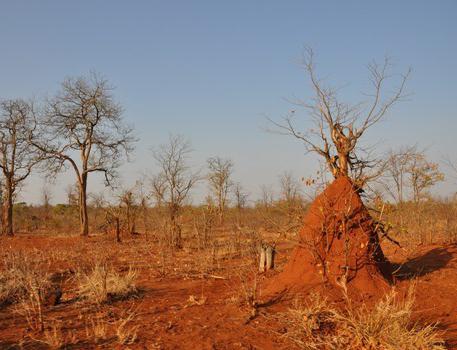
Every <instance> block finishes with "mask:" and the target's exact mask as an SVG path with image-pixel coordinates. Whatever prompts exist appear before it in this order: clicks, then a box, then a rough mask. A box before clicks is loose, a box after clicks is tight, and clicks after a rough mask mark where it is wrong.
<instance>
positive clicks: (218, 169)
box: [207, 157, 233, 223]
mask: <svg viewBox="0 0 457 350" xmlns="http://www.w3.org/2000/svg"><path fill="white" fill-rule="evenodd" d="M207 162H208V170H209V172H208V182H209V188H210V191H211V193H212V195H213V196H214V198H215V200H216V204H217V213H218V216H219V222H221V223H222V222H223V220H224V213H225V209H226V206H227V199H228V198H227V197H228V194H229V191H230V189H231V187H232V186H233V181H232V179H231V177H232V173H233V162H232V161H231V160H230V159H223V158H221V157H212V158H209V159H208V161H207Z"/></svg>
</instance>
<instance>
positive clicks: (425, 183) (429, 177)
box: [408, 153, 444, 203]
mask: <svg viewBox="0 0 457 350" xmlns="http://www.w3.org/2000/svg"><path fill="white" fill-rule="evenodd" d="M408 172H409V177H410V183H411V189H412V191H413V201H414V202H416V203H417V202H418V201H419V200H420V199H421V197H422V196H423V194H424V191H425V190H426V189H427V188H430V187H432V186H433V185H435V184H436V183H438V182H440V181H443V180H444V174H443V173H442V172H441V171H440V170H439V166H438V164H437V163H434V162H431V161H429V160H427V159H426V158H425V155H424V154H423V153H416V154H414V157H413V158H412V159H411V162H410V166H409V169H408Z"/></svg>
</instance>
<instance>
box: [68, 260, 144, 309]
mask: <svg viewBox="0 0 457 350" xmlns="http://www.w3.org/2000/svg"><path fill="white" fill-rule="evenodd" d="M76 278H77V284H78V295H79V296H80V297H82V298H84V299H86V300H88V301H89V302H93V303H96V304H101V303H106V302H108V301H111V300H116V299H122V298H126V297H129V296H132V295H134V294H135V293H136V292H137V288H136V286H135V280H136V278H137V274H136V272H135V271H134V270H133V269H132V268H129V269H128V271H127V272H126V273H124V274H121V273H118V272H116V271H115V270H114V269H113V268H111V267H109V266H108V265H107V263H96V264H95V265H94V267H93V268H92V269H91V270H89V271H87V272H85V271H80V272H79V273H78V274H77V276H76Z"/></svg>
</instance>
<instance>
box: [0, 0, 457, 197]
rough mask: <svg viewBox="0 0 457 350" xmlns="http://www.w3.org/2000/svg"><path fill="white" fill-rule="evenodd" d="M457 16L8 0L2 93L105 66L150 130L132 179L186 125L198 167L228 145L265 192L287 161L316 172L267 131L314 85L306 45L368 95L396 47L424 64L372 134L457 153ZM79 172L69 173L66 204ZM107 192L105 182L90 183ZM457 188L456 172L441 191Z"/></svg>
mask: <svg viewBox="0 0 457 350" xmlns="http://www.w3.org/2000/svg"><path fill="white" fill-rule="evenodd" d="M456 16H457V2H456V1H455V0H449V1H435V2H432V1H401V2H400V1H382V2H380V1H377V2H375V1H336V0H335V1H246V0H245V1H224V2H223V1H94V0H92V1H72V2H70V1H45V0H40V1H20V0H17V1H0V44H1V51H0V52H1V54H0V97H1V98H12V97H25V98H29V97H34V98H36V99H38V100H40V99H42V98H44V97H45V96H48V95H52V94H54V93H55V92H56V91H57V90H58V88H59V83H60V82H61V81H62V80H63V79H64V78H65V77H67V76H74V75H80V74H86V73H88V72H89V71H91V70H94V71H97V72H100V73H101V74H103V75H104V76H105V77H107V78H108V79H109V80H110V82H111V83H112V84H113V85H115V86H116V87H117V89H116V91H115V95H116V97H117V99H118V100H119V101H120V102H121V103H122V104H123V106H124V107H125V119H126V121H128V122H129V123H132V124H133V125H134V126H135V128H136V131H137V136H138V137H139V138H140V142H138V144H137V147H136V152H135V154H134V157H133V162H132V163H130V164H127V165H126V166H124V167H123V169H122V173H123V182H124V183H125V184H130V183H132V182H134V181H135V180H136V179H137V178H138V177H139V174H140V173H142V172H146V173H153V172H155V170H156V169H155V167H154V164H153V160H152V157H151V152H150V148H151V147H153V146H157V145H158V144H160V143H163V142H164V141H166V139H167V138H168V135H169V133H180V134H183V135H185V136H186V137H187V138H189V139H190V140H191V142H192V145H193V148H194V150H195V152H194V154H193V158H192V163H193V164H194V165H195V166H196V167H203V166H204V165H205V160H206V158H208V157H210V156H214V155H219V156H222V157H229V158H231V159H233V161H234V162H235V169H236V171H235V178H236V180H239V181H241V182H242V183H243V185H244V187H246V189H247V190H248V191H249V192H250V193H251V194H252V197H253V198H255V197H256V195H257V194H258V193H259V187H260V185H262V184H266V185H273V186H275V184H276V183H277V179H278V175H279V174H280V173H281V172H283V171H292V172H293V173H294V174H295V175H296V177H297V178H299V177H302V176H308V175H311V174H313V173H314V172H315V170H316V161H315V158H313V157H310V156H304V154H303V149H302V146H301V145H300V144H299V143H297V142H296V141H295V140H292V139H288V138H286V137H281V136H278V135H273V134H269V133H266V132H265V131H264V128H265V127H266V126H268V123H267V122H266V121H265V116H269V117H271V118H280V117H281V116H282V115H284V114H285V113H286V112H287V111H288V110H289V109H290V108H291V106H290V104H289V103H288V102H287V101H286V100H287V99H288V98H294V97H305V96H307V95H308V94H309V91H310V90H309V86H308V83H307V80H306V76H305V75H304V73H303V71H302V69H301V67H300V65H299V60H300V57H301V54H302V50H303V47H304V46H305V45H306V46H311V47H313V49H314V51H315V52H316V55H317V57H316V61H317V64H318V71H319V72H320V73H321V75H322V76H325V77H326V78H327V80H328V82H329V83H332V84H335V85H336V86H344V90H343V96H345V98H347V100H348V101H349V102H357V101H358V100H359V99H363V96H362V95H361V94H360V92H361V91H362V90H363V89H364V87H365V86H366V84H367V70H366V65H367V63H369V62H370V61H371V60H373V59H378V60H381V59H383V57H384V56H385V55H389V56H391V57H392V59H393V62H394V63H395V67H394V69H395V71H396V72H401V71H405V70H406V69H407V68H408V67H411V68H412V69H413V73H412V77H411V80H410V81H409V84H408V91H409V92H411V93H412V95H411V97H410V99H409V100H408V101H406V102H402V103H401V104H399V105H397V106H396V107H395V108H393V109H392V111H391V113H390V114H389V116H388V118H387V119H386V121H384V122H383V123H381V124H379V125H377V126H375V127H374V128H373V129H372V130H371V131H370V132H369V133H368V134H366V139H365V142H366V143H370V142H372V143H375V142H377V141H380V140H381V144H380V147H379V153H382V152H384V151H385V150H387V149H389V148H396V147H399V146H400V145H411V144H415V143H417V144H418V145H419V146H421V147H426V148H427V150H428V151H427V152H428V155H429V156H430V158H433V159H435V160H441V159H442V158H443V157H444V156H447V155H449V156H450V157H453V159H455V160H456V161H457V155H454V150H455V140H454V135H455V134H456V132H455V130H456V128H457V115H456V110H457V92H456V88H455V82H456V80H457V79H456V78H457V65H456V62H457V40H456V37H457V21H456V20H455V18H456ZM304 125H305V126H306V124H304ZM443 170H446V169H443ZM71 181H72V178H71V176H60V177H59V178H58V179H57V182H56V184H55V185H54V202H59V201H63V200H64V199H63V198H64V195H63V190H62V189H63V188H64V187H65V186H66V184H68V183H69V182H71ZM41 186H42V180H41V178H40V177H39V176H34V177H33V178H32V179H31V180H30V181H29V184H28V185H27V186H26V187H25V188H24V191H23V194H22V197H23V199H24V200H27V201H32V202H37V201H39V197H40V191H41ZM101 188H102V186H101V184H100V181H99V180H98V179H94V181H93V182H92V183H91V185H90V190H92V191H98V190H100V189H101ZM456 190H457V180H453V179H449V181H447V182H446V184H443V185H442V186H439V187H438V188H437V193H439V194H446V193H450V192H455V191H456ZM204 192H205V189H204V186H203V185H202V186H201V187H200V189H198V190H197V192H196V193H197V197H198V194H200V195H201V194H202V193H204Z"/></svg>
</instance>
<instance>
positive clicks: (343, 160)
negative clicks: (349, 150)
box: [338, 153, 349, 176]
mask: <svg viewBox="0 0 457 350" xmlns="http://www.w3.org/2000/svg"><path fill="white" fill-rule="evenodd" d="M338 163H339V174H338V175H340V176H348V174H349V157H348V155H347V154H346V153H340V154H338Z"/></svg>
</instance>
